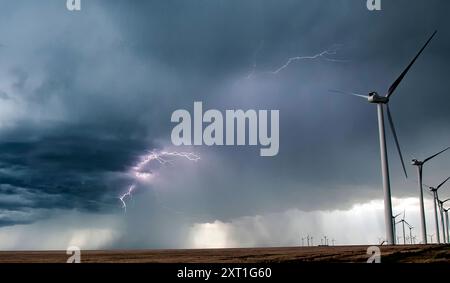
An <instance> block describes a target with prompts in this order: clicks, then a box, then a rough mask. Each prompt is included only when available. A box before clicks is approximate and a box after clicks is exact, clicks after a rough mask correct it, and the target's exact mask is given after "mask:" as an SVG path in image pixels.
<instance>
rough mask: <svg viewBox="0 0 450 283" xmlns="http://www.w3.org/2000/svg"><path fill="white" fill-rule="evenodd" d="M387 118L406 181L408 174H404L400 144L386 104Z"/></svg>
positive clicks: (404, 168)
mask: <svg viewBox="0 0 450 283" xmlns="http://www.w3.org/2000/svg"><path fill="white" fill-rule="evenodd" d="M386 109H387V116H388V120H389V124H390V126H391V130H392V135H393V136H394V140H395V145H396V146H397V151H398V155H399V156H400V161H401V162H402V167H403V172H404V173H405V177H406V179H408V173H406V167H405V161H404V160H403V155H402V150H401V149H400V143H399V142H398V137H397V133H396V131H395V126H394V120H393V119H392V115H391V111H390V110H389V105H388V104H386Z"/></svg>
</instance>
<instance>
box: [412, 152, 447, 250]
mask: <svg viewBox="0 0 450 283" xmlns="http://www.w3.org/2000/svg"><path fill="white" fill-rule="evenodd" d="M449 149H450V147H447V148H446V149H444V150H442V151H440V152H438V153H436V154H434V155H432V156H430V157H428V158H426V159H424V160H423V161H420V160H417V159H413V160H412V165H413V166H417V175H418V177H419V203H420V220H421V224H422V241H423V243H424V244H426V243H427V224H426V221H425V208H424V205H423V187H422V176H423V165H424V164H425V163H427V162H428V161H430V160H431V159H433V158H435V157H436V156H438V155H440V154H441V153H443V152H445V151H447V150H449Z"/></svg>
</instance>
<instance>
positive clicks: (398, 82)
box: [386, 31, 437, 98]
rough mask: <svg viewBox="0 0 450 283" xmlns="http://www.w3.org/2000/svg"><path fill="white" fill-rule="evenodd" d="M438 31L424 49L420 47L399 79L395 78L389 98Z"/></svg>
mask: <svg viewBox="0 0 450 283" xmlns="http://www.w3.org/2000/svg"><path fill="white" fill-rule="evenodd" d="M436 33H437V31H435V32H434V33H433V35H431V37H430V38H429V39H428V41H427V42H426V43H425V45H424V46H423V47H422V49H420V51H419V53H417V55H416V57H414V59H413V60H412V61H411V63H409V65H408V67H406V69H405V70H404V71H403V73H401V74H400V76H399V77H398V78H397V80H395V82H394V83H393V84H392V85H391V87H390V88H389V91H388V93H387V94H386V97H388V98H389V97H390V96H391V95H392V94H393V93H394V91H395V90H396V89H397V87H398V85H399V84H400V83H401V82H402V80H403V78H405V76H406V74H407V73H408V71H409V69H411V67H412V65H414V63H415V62H416V60H417V58H419V56H420V54H422V52H423V51H424V50H425V48H426V47H427V45H428V44H429V43H430V41H431V40H432V39H433V37H434V36H435V35H436Z"/></svg>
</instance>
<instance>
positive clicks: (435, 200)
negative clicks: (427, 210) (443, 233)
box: [425, 177, 450, 244]
mask: <svg viewBox="0 0 450 283" xmlns="http://www.w3.org/2000/svg"><path fill="white" fill-rule="evenodd" d="M448 180H450V177H448V178H447V179H445V180H444V181H443V182H442V183H440V184H439V185H438V186H437V187H430V186H427V185H425V187H427V188H429V189H430V191H431V192H432V193H433V203H434V221H435V224H436V238H437V243H438V244H440V243H441V237H440V233H439V219H438V211H437V204H438V202H439V196H438V190H439V189H440V188H441V187H442V186H443V185H444V184H445V183H447V181H448Z"/></svg>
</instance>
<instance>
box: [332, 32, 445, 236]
mask: <svg viewBox="0 0 450 283" xmlns="http://www.w3.org/2000/svg"><path fill="white" fill-rule="evenodd" d="M436 33H437V31H435V32H434V33H433V34H432V35H431V37H430V38H429V39H428V41H427V42H426V43H425V45H424V46H423V47H422V48H421V49H420V50H419V52H418V53H417V55H416V57H414V59H413V60H412V61H411V63H409V65H408V66H407V67H406V69H405V70H404V71H403V72H402V73H401V74H400V76H399V77H398V78H397V79H396V80H395V81H394V83H393V84H392V85H391V86H390V87H389V89H388V92H387V94H386V95H384V96H382V95H379V94H378V93H376V92H371V93H369V95H368V96H367V95H362V94H358V93H354V92H342V91H336V90H332V91H333V92H338V93H344V94H351V95H354V96H358V97H362V98H364V99H367V100H368V101H369V103H373V104H376V105H377V112H378V130H379V142H380V155H381V173H382V177H383V194H384V221H385V227H386V240H387V242H388V244H391V245H393V244H395V237H394V229H393V228H394V225H395V222H394V223H393V221H392V200H391V184H390V179H389V165H388V156H387V149H386V136H385V128H384V110H385V109H386V112H387V117H388V120H389V124H390V127H391V130H392V134H393V136H394V140H395V144H396V147H397V151H398V153H399V155H400V160H401V162H402V166H403V171H404V173H405V176H406V177H407V173H406V168H405V163H404V162H403V156H402V153H401V150H400V144H399V142H398V138H397V133H396V131H395V127H394V122H393V119H392V115H391V112H390V110H389V100H390V98H391V96H392V95H393V94H394V92H395V90H396V89H397V87H398V86H399V85H400V83H401V82H402V80H403V79H404V78H405V76H406V74H407V73H408V71H409V70H410V69H411V67H412V66H413V65H414V63H415V62H416V60H417V58H419V56H420V55H421V54H422V52H423V51H424V50H425V48H426V47H427V46H428V44H429V43H430V41H431V40H432V39H433V37H434V36H435V35H436Z"/></svg>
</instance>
